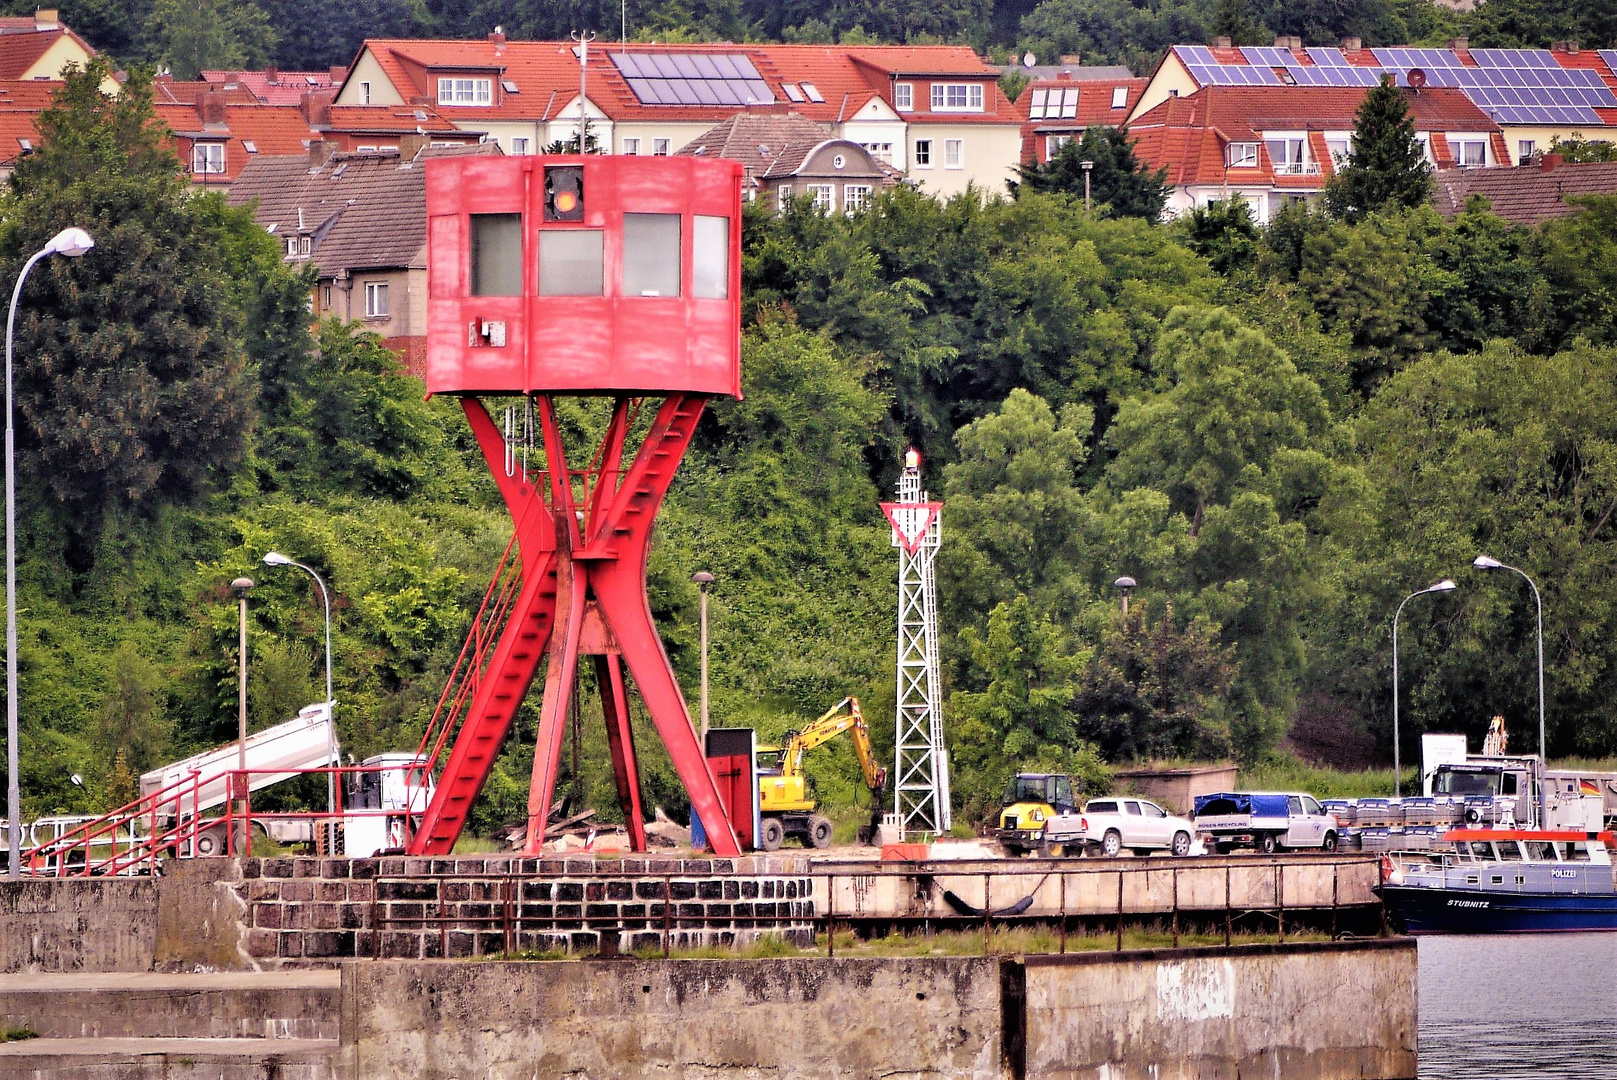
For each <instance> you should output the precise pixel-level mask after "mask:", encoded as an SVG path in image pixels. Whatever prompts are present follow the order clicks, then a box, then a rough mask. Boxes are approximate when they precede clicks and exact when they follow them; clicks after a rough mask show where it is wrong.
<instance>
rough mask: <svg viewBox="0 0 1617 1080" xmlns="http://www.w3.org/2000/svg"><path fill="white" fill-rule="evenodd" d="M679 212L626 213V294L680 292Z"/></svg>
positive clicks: (624, 287) (624, 273)
mask: <svg viewBox="0 0 1617 1080" xmlns="http://www.w3.org/2000/svg"><path fill="white" fill-rule="evenodd" d="M679 241H680V237H679V215H678V214H624V215H623V295H624V296H678V295H679V284H680V282H679Z"/></svg>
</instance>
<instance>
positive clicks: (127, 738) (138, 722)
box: [98, 641, 170, 802]
mask: <svg viewBox="0 0 1617 1080" xmlns="http://www.w3.org/2000/svg"><path fill="white" fill-rule="evenodd" d="M108 667H109V671H108V673H107V674H108V676H109V681H110V682H111V684H112V685H111V688H110V692H109V693H108V694H107V698H106V701H105V703H104V704H103V705H102V707H101V713H100V716H99V717H98V722H99V723H98V727H99V731H98V735H99V736H100V740H99V741H100V745H101V746H103V747H105V748H109V749H115V750H116V751H117V752H118V753H119V754H121V755H122V756H123V761H124V765H125V767H126V768H128V769H132V770H133V771H134V772H136V773H139V772H143V771H144V770H146V769H149V768H151V767H152V766H154V765H157V764H159V763H160V762H161V760H162V759H161V757H160V755H161V754H162V753H163V752H164V751H165V750H167V749H168V740H169V734H170V732H169V724H168V722H167V720H166V718H165V717H164V715H163V711H164V709H163V706H164V702H163V691H164V689H165V680H164V678H163V673H162V672H161V671H160V670H158V668H157V666H156V665H155V664H153V663H152V662H151V661H150V660H148V659H146V658H145V657H144V656H142V655H141V654H140V650H139V648H138V647H136V645H135V644H134V642H131V641H126V642H124V643H123V644H122V645H119V646H118V647H117V648H116V649H114V650H113V652H112V656H111V657H110V659H109V663H108ZM125 801H126V802H127V801H128V800H125Z"/></svg>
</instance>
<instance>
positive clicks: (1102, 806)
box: [1084, 801, 1117, 814]
mask: <svg viewBox="0 0 1617 1080" xmlns="http://www.w3.org/2000/svg"><path fill="white" fill-rule="evenodd" d="M1084 812H1085V813H1087V814H1115V813H1117V804H1116V803H1115V802H1110V801H1107V802H1091V803H1090V804H1089V808H1088V809H1087V810H1085V811H1084Z"/></svg>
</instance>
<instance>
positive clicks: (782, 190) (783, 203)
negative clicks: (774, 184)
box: [775, 184, 792, 210]
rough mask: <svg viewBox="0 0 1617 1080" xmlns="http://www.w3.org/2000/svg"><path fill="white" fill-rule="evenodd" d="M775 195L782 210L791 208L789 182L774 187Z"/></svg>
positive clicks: (790, 186) (790, 187)
mask: <svg viewBox="0 0 1617 1080" xmlns="http://www.w3.org/2000/svg"><path fill="white" fill-rule="evenodd" d="M775 195H776V197H777V198H779V199H780V208H781V209H782V210H789V209H791V205H792V185H790V184H782V185H781V186H780V187H778V188H776V189H775Z"/></svg>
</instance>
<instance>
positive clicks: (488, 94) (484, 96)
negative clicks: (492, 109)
mask: <svg viewBox="0 0 1617 1080" xmlns="http://www.w3.org/2000/svg"><path fill="white" fill-rule="evenodd" d="M438 104H440V105H492V104H494V80H493V79H439V80H438Z"/></svg>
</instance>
